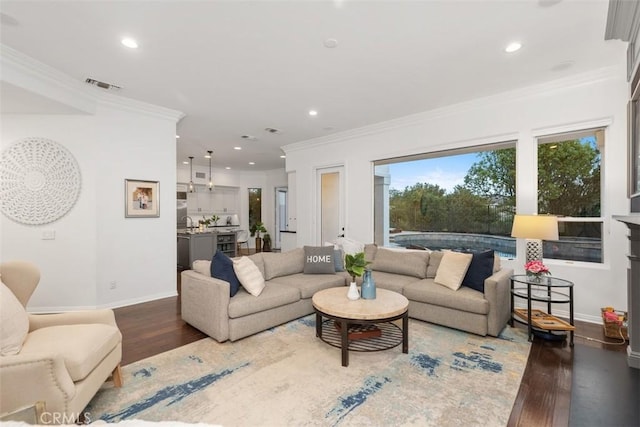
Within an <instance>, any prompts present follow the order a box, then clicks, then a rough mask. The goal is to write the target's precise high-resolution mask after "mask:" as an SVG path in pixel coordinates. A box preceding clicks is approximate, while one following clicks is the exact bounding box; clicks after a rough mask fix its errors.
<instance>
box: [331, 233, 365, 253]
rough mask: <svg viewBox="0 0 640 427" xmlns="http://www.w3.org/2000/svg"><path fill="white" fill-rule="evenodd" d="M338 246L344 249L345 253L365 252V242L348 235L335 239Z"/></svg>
mask: <svg viewBox="0 0 640 427" xmlns="http://www.w3.org/2000/svg"><path fill="white" fill-rule="evenodd" d="M334 244H335V245H336V247H337V248H338V249H342V250H343V252H344V253H345V254H350V255H355V254H357V253H359V252H364V246H365V245H364V243H361V242H358V241H357V240H353V239H349V238H348V237H338V238H337V239H336V240H335V243H334Z"/></svg>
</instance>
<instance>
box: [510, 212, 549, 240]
mask: <svg viewBox="0 0 640 427" xmlns="http://www.w3.org/2000/svg"><path fill="white" fill-rule="evenodd" d="M511 237H520V238H523V239H539V240H558V217H556V216H552V215H519V214H518V215H516V216H515V217H514V218H513V228H512V229H511Z"/></svg>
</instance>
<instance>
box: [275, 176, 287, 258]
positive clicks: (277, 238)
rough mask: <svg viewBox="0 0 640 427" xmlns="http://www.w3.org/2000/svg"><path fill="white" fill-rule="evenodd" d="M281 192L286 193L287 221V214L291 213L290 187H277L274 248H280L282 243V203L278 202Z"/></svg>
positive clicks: (285, 214) (285, 215)
mask: <svg viewBox="0 0 640 427" xmlns="http://www.w3.org/2000/svg"><path fill="white" fill-rule="evenodd" d="M280 193H284V194H285V203H284V209H285V212H284V217H285V223H286V220H287V216H288V215H289V213H288V210H289V188H288V187H276V188H275V189H274V207H275V210H274V217H275V224H274V225H275V233H274V236H273V241H274V245H273V247H274V248H278V249H280V247H281V245H280V231H281V228H280V204H279V203H278V196H279V194H280ZM285 230H286V224H285Z"/></svg>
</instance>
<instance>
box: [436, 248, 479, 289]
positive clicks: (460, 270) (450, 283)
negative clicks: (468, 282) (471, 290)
mask: <svg viewBox="0 0 640 427" xmlns="http://www.w3.org/2000/svg"><path fill="white" fill-rule="evenodd" d="M472 258H473V255H471V254H463V253H461V252H453V251H444V255H443V256H442V261H440V266H439V267H438V272H437V273H436V277H435V279H434V282H436V283H437V284H439V285H443V286H446V287H447V288H450V289H453V290H454V291H455V290H457V289H458V288H459V287H460V285H462V280H463V279H464V275H465V274H466V273H467V269H468V268H469V264H471V259H472Z"/></svg>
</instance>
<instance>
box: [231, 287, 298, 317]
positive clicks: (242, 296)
mask: <svg viewBox="0 0 640 427" xmlns="http://www.w3.org/2000/svg"><path fill="white" fill-rule="evenodd" d="M298 300H300V291H299V290H298V289H296V288H294V287H291V286H283V285H280V284H278V283H270V282H269V283H267V285H266V286H265V287H264V289H263V290H262V293H261V294H260V296H259V297H257V298H256V297H254V296H253V295H251V294H249V293H248V292H247V291H245V290H244V289H240V290H239V291H238V293H237V294H236V296H235V297H233V298H231V300H230V301H229V309H228V310H229V317H230V318H232V319H237V318H238V317H243V316H247V315H249V314H254V313H259V312H261V311H265V310H270V309H272V308H276V307H280V306H283V305H287V304H291V303H294V302H296V301H298Z"/></svg>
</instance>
